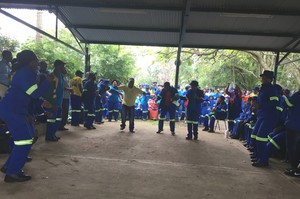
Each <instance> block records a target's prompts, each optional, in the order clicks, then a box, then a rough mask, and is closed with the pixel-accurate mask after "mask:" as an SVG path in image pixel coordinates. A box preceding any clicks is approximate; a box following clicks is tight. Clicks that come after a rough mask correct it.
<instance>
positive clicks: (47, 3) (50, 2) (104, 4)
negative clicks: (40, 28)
mask: <svg viewBox="0 0 300 199" xmlns="http://www.w3.org/2000/svg"><path fill="white" fill-rule="evenodd" d="M1 3H7V4H6V5H4V6H3V5H2V7H3V8H4V7H7V8H20V7H21V6H25V7H26V8H29V7H30V6H31V7H37V5H38V6H39V7H41V6H44V7H45V9H47V8H51V7H55V6H74V7H92V8H97V7H98V8H100V7H101V8H113V9H144V10H168V11H181V10H182V6H184V5H180V4H179V5H154V4H146V3H145V2H143V1H140V2H139V1H137V2H134V3H132V4H123V5H122V4H121V3H118V2H114V1H82V0H72V1H69V0H68V1H67V0H2V1H1ZM238 6H240V7H238ZM23 8H24V7H23ZM190 11H191V12H217V13H237V14H262V15H263V14H266V15H283V16H300V10H299V9H297V8H293V9H286V10H282V9H270V8H266V9H259V8H257V7H254V8H245V6H244V7H243V6H242V5H236V8H232V7H227V8H226V7H225V8H224V7H221V8H220V7H217V6H216V7H205V6H203V7H191V9H190Z"/></svg>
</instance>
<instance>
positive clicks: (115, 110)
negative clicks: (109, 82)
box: [107, 86, 121, 121]
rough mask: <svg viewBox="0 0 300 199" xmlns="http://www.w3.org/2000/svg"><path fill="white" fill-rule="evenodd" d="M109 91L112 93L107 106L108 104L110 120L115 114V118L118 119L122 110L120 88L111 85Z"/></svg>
mask: <svg viewBox="0 0 300 199" xmlns="http://www.w3.org/2000/svg"><path fill="white" fill-rule="evenodd" d="M109 93H110V94H111V95H109V96H108V99H107V106H108V121H111V119H112V117H113V116H114V120H116V121H117V120H118V117H119V112H120V101H121V100H120V96H119V95H120V93H119V91H118V88H116V87H112V86H111V87H110V90H109Z"/></svg>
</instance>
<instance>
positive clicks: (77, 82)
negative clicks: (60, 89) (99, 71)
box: [70, 76, 82, 96]
mask: <svg viewBox="0 0 300 199" xmlns="http://www.w3.org/2000/svg"><path fill="white" fill-rule="evenodd" d="M70 84H71V87H72V89H73V95H77V96H81V94H82V93H81V91H80V87H81V88H82V79H81V77H78V76H76V77H74V78H73V79H72V80H71V82H70Z"/></svg>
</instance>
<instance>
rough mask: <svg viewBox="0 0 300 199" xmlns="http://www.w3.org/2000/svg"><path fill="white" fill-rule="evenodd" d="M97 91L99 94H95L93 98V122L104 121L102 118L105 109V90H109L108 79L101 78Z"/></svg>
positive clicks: (99, 122)
mask: <svg viewBox="0 0 300 199" xmlns="http://www.w3.org/2000/svg"><path fill="white" fill-rule="evenodd" d="M97 87H98V93H99V95H96V98H95V109H96V110H95V112H96V118H95V122H96V123H97V124H102V123H104V121H103V120H104V118H105V116H106V111H107V96H106V95H107V91H108V90H109V80H107V79H103V80H101V81H100V82H99V83H98V85H97Z"/></svg>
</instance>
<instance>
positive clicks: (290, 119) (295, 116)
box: [285, 91, 300, 168]
mask: <svg viewBox="0 0 300 199" xmlns="http://www.w3.org/2000/svg"><path fill="white" fill-rule="evenodd" d="M285 104H286V106H287V107H288V116H287V120H286V122H285V126H286V129H287V130H286V133H287V150H288V155H289V161H290V163H291V166H292V168H297V166H298V164H300V121H299V118H300V91H298V92H296V93H295V94H293V95H292V97H291V98H290V99H287V98H285Z"/></svg>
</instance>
